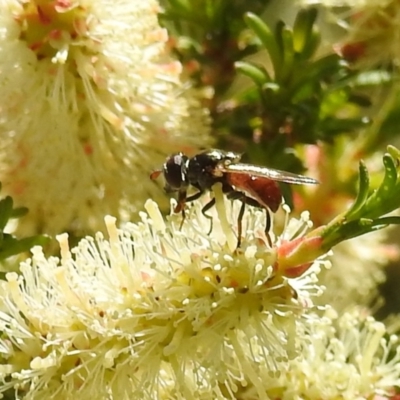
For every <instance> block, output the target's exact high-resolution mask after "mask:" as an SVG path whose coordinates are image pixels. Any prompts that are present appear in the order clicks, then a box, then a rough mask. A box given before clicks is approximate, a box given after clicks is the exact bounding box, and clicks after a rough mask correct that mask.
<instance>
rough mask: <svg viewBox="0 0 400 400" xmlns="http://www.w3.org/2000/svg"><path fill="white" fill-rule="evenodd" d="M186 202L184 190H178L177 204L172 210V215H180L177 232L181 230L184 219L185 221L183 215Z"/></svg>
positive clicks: (184, 215) (184, 214)
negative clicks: (180, 219)
mask: <svg viewBox="0 0 400 400" xmlns="http://www.w3.org/2000/svg"><path fill="white" fill-rule="evenodd" d="M186 201H187V198H186V190H180V191H179V193H178V204H177V205H176V206H175V208H174V213H178V212H181V213H182V221H181V224H180V226H179V230H181V229H182V226H183V223H184V222H185V219H186V213H185V203H186Z"/></svg>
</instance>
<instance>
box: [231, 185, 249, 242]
mask: <svg viewBox="0 0 400 400" xmlns="http://www.w3.org/2000/svg"><path fill="white" fill-rule="evenodd" d="M227 198H228V199H230V200H240V201H241V202H242V205H241V206H240V210H239V214H238V219H237V236H238V240H237V245H236V248H237V249H238V248H239V247H240V245H241V244H242V220H243V215H244V209H245V207H246V203H248V200H252V199H251V198H250V197H247V196H246V195H245V194H244V193H242V192H238V191H237V190H233V191H232V192H230V193H228V195H227Z"/></svg>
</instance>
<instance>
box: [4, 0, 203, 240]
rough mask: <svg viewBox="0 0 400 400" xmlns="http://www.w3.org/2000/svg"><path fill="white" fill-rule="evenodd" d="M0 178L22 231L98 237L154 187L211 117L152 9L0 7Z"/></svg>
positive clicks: (45, 0)
mask: <svg viewBox="0 0 400 400" xmlns="http://www.w3.org/2000/svg"><path fill="white" fill-rule="evenodd" d="M0 6H1V13H0V104H1V108H0V142H1V148H0V181H1V182H2V183H3V190H4V191H5V192H7V193H8V194H10V195H12V197H13V198H14V200H15V202H16V203H17V205H24V206H27V207H28V208H29V209H30V213H29V215H28V216H27V218H24V219H23V225H21V226H19V230H20V233H23V234H31V233H34V232H37V231H40V232H47V233H53V234H54V233H59V232H60V231H62V230H88V229H91V230H99V229H100V228H102V226H103V224H102V220H103V216H104V215H106V214H114V215H119V216H120V217H121V218H127V217H128V216H129V215H130V213H131V212H132V211H133V210H135V209H136V206H137V205H138V204H143V201H144V199H145V198H147V197H148V195H149V194H150V193H152V194H153V195H156V193H157V190H158V189H157V187H156V185H155V184H154V183H152V182H150V181H149V179H148V175H149V172H150V171H151V170H152V169H153V168H154V167H156V166H158V165H159V164H160V163H162V162H163V161H164V159H165V157H166V155H167V154H169V153H171V152H176V151H179V150H186V151H187V150H188V149H190V148H192V147H194V146H198V145H203V146H204V145H206V144H207V141H208V138H207V132H208V127H207V126H208V117H207V115H206V113H205V111H204V110H203V109H202V108H201V107H200V105H199V101H198V100H197V99H196V95H195V94H194V92H193V90H188V87H187V84H185V83H183V82H181V80H180V73H181V65H180V63H178V62H177V61H176V60H174V59H173V58H172V57H171V55H170V54H168V52H167V51H166V49H167V45H166V41H167V39H168V36H167V32H166V31H165V29H162V28H161V27H160V26H159V24H158V21H157V13H158V11H159V5H158V3H157V1H155V0H145V1H142V0H117V1H110V0H97V1H92V0H56V1H50V0H0Z"/></svg>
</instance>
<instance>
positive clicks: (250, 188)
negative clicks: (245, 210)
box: [226, 173, 282, 212]
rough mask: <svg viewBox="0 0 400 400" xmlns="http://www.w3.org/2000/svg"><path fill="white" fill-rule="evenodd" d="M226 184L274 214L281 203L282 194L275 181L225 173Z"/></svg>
mask: <svg viewBox="0 0 400 400" xmlns="http://www.w3.org/2000/svg"><path fill="white" fill-rule="evenodd" d="M226 178H227V181H228V183H229V184H230V185H231V186H233V187H234V188H235V189H236V190H238V191H241V192H244V193H245V194H247V195H248V196H249V197H252V198H253V199H254V200H256V201H257V202H259V203H260V206H262V207H265V208H269V209H270V210H271V211H272V212H276V211H277V210H278V208H279V206H280V204H281V202H282V192H281V189H280V187H279V185H278V183H277V182H276V181H273V180H271V179H268V178H260V177H256V176H252V175H249V174H240V173H234V174H233V173H226Z"/></svg>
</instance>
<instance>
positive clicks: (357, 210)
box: [321, 146, 400, 249]
mask: <svg viewBox="0 0 400 400" xmlns="http://www.w3.org/2000/svg"><path fill="white" fill-rule="evenodd" d="M383 165H384V167H385V175H384V177H383V180H382V182H381V184H380V186H379V187H378V188H377V189H375V190H372V191H371V190H370V180H369V174H368V170H367V168H366V167H365V164H364V163H363V162H360V166H359V187H358V194H357V198H356V200H355V201H354V203H353V205H352V206H351V207H350V208H349V209H348V210H347V211H345V212H344V213H342V214H340V215H339V216H338V217H336V218H335V219H334V220H333V221H332V222H331V223H329V224H328V225H327V226H326V227H324V229H323V231H322V234H321V236H322V238H323V247H324V248H326V249H330V248H332V247H333V246H334V245H336V244H338V243H340V242H343V241H344V240H347V239H350V238H353V237H356V236H360V235H363V234H365V233H368V232H372V231H375V230H378V229H382V228H385V227H387V226H388V225H391V224H400V217H397V216H385V215H387V214H388V213H390V212H392V211H394V210H396V209H398V208H399V207H400V151H399V150H398V149H396V148H395V147H393V146H388V149H387V153H386V154H384V156H383Z"/></svg>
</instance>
